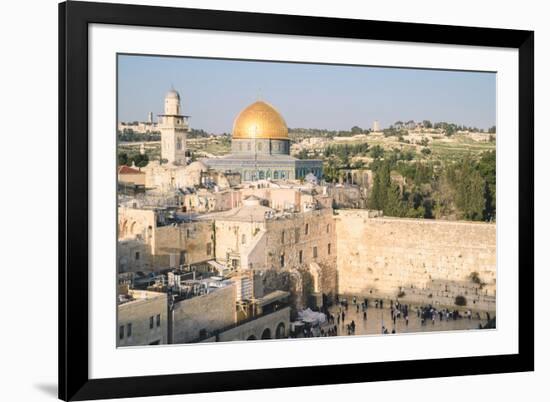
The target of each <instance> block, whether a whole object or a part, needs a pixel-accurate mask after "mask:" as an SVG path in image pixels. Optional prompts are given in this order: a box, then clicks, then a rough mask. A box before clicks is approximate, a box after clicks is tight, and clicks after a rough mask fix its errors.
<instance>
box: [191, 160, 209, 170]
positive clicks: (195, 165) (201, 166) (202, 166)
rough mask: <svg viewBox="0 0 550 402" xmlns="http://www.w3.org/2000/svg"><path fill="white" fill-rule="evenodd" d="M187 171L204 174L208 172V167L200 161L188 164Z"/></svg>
mask: <svg viewBox="0 0 550 402" xmlns="http://www.w3.org/2000/svg"><path fill="white" fill-rule="evenodd" d="M186 169H187V170H188V171H190V172H191V171H199V172H206V171H207V170H208V167H206V165H205V164H204V163H202V162H200V161H195V162H192V163H190V164H189V165H188V166H187V168H186Z"/></svg>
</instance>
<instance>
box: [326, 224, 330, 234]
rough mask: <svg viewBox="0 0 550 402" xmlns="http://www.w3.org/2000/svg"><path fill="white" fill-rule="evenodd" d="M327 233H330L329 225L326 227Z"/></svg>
mask: <svg viewBox="0 0 550 402" xmlns="http://www.w3.org/2000/svg"><path fill="white" fill-rule="evenodd" d="M327 233H330V224H328V225H327Z"/></svg>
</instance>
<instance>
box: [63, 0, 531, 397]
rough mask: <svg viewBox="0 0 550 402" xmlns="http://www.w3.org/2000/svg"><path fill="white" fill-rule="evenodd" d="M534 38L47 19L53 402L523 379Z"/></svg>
mask: <svg viewBox="0 0 550 402" xmlns="http://www.w3.org/2000/svg"><path fill="white" fill-rule="evenodd" d="M533 44H534V33H533V32H531V31H518V30H509V29H489V28H473V27H459V26H444V25H427V24H413V23H398V22H383V21H366V20H351V19H336V18H320V17H309V16H291V15H275V14H256V13H242V12H229V11H214V10H199V9H183V8H167V7H150V6H141V5H139V6H138V5H119V4H105V3H88V2H85V3H84V2H77V1H70V2H66V3H62V4H60V5H59V55H60V56H59V57H60V59H59V99H60V104H59V127H60V132H59V155H60V160H59V172H60V173H59V180H60V194H59V200H60V206H59V208H60V210H59V212H60V213H59V217H60V222H59V228H60V248H59V397H60V398H61V399H63V400H86V399H101V398H120V397H136V396H153V395H168V394H180V393H197V392H215V391H225V390H241V389H255V388H275V387H291V386H305V385H320V384H336V383H350V382H366V381H382V380H396V379H412V378H427V377H443V376H459V375H473V374H488V373H505V372H518V371H532V370H533V369H534V295H533V293H534V292H533V289H534V259H533V258H534V250H533V247H534V246H533V244H534V241H533V233H534V231H533V205H534V201H533V194H534V188H533V186H534V184H533V183H534V182H533V177H534V174H533V151H534V145H533V138H534V64H533V63H534V45H533Z"/></svg>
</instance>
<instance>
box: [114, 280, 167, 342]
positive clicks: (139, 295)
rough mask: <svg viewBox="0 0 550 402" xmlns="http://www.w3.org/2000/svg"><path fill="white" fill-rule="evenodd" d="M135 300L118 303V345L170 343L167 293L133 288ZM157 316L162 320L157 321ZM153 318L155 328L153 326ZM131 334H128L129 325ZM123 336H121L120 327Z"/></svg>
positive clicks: (132, 292)
mask: <svg viewBox="0 0 550 402" xmlns="http://www.w3.org/2000/svg"><path fill="white" fill-rule="evenodd" d="M130 293H131V294H132V295H133V296H134V297H136V299H135V300H132V301H130V302H126V303H122V304H119V305H118V320H117V321H118V326H117V346H138V345H139V346H141V345H149V344H165V343H168V332H167V328H168V320H167V318H168V315H167V311H168V305H167V299H166V294H165V293H157V292H149V291H140V290H131V291H130ZM157 316H160V320H159V321H157ZM151 318H152V319H153V328H151V325H150V324H151ZM129 324H130V325H131V335H130V336H128V325H129ZM121 326H122V327H124V329H123V330H122V332H123V336H122V338H121V336H120V333H121V329H120V327H121Z"/></svg>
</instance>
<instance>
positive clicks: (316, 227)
mask: <svg viewBox="0 0 550 402" xmlns="http://www.w3.org/2000/svg"><path fill="white" fill-rule="evenodd" d="M283 233H284V234H283ZM266 236H267V238H266V252H265V255H266V261H265V267H266V268H268V269H297V270H306V271H309V269H310V265H311V264H312V263H317V264H318V265H319V266H320V267H321V274H320V278H319V282H320V291H321V292H324V293H331V292H334V291H335V290H336V271H335V269H334V267H335V266H336V255H337V244H336V230H335V224H334V216H333V213H332V209H320V210H315V211H310V212H306V213H301V214H296V215H293V216H291V217H289V218H281V219H273V220H269V221H267V230H266ZM300 254H301V259H300Z"/></svg>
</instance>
